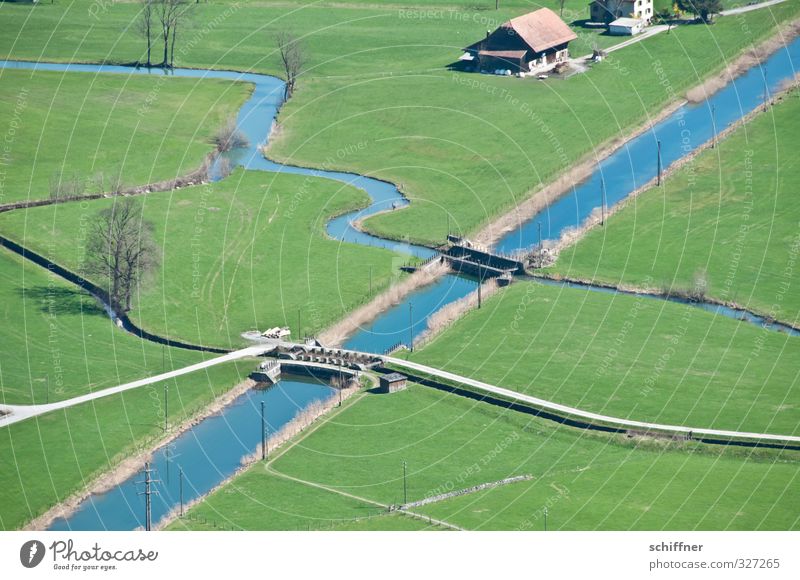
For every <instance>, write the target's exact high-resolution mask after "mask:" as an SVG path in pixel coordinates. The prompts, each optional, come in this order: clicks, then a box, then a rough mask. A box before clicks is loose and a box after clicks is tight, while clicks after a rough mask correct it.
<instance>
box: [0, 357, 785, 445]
mask: <svg viewBox="0 0 800 580" xmlns="http://www.w3.org/2000/svg"><path fill="white" fill-rule="evenodd" d="M309 348H310V347H309V346H308V345H304V344H299V343H292V342H285V341H274V342H271V343H266V344H262V345H257V346H251V347H247V348H243V349H240V350H237V351H233V352H230V353H228V354H226V355H223V356H219V357H215V358H212V359H209V360H207V361H203V362H201V363H197V364H193V365H190V366H188V367H184V368H182V369H176V370H173V371H169V372H166V373H161V374H159V375H155V376H152V377H148V378H146V379H140V380H138V381H133V382H130V383H125V384H122V385H119V386H116V387H109V388H107V389H103V390H100V391H97V392H94V393H88V394H86V395H81V396H79V397H73V398H72V399H66V400H64V401H58V402H55V403H50V404H46V405H0V413H5V414H2V415H0V427H5V426H7V425H12V424H14V423H17V422H19V421H24V420H26V419H31V418H33V417H37V416H39V415H43V414H45V413H50V412H52V411H57V410H61V409H67V408H69V407H72V406H75V405H79V404H82V403H86V402H89V401H94V400H97V399H100V398H103V397H108V396H110V395H115V394H118V393H122V392H125V391H128V390H131V389H137V388H140V387H142V386H145V385H150V384H153V383H158V382H160V381H163V380H166V379H171V378H174V377H178V376H181V375H185V374H189V373H193V372H196V371H198V370H202V369H205V368H208V367H211V366H215V365H219V364H224V363H227V362H230V361H233V360H240V359H244V358H254V357H264V356H272V357H273V358H274V359H275V360H280V357H284V358H285V360H286V362H287V364H288V365H297V366H305V367H315V366H316V367H320V368H328V369H330V370H334V369H337V370H344V369H345V368H347V369H350V370H351V371H358V373H360V372H361V371H363V370H365V369H367V368H370V369H371V368H376V367H378V366H381V367H385V366H391V368H392V369H393V370H400V371H404V372H407V373H409V374H411V375H414V376H416V377H418V378H423V379H426V378H432V379H434V380H437V381H443V382H444V384H446V385H452V386H456V387H461V388H465V389H468V390H470V391H472V392H474V393H476V394H478V395H482V396H484V397H487V398H497V399H500V400H503V401H507V402H511V403H515V404H520V405H524V406H526V407H528V408H531V409H533V410H536V411H540V412H542V413H544V414H550V415H553V416H556V417H559V418H562V419H565V420H566V421H568V422H569V421H571V422H574V423H579V424H582V425H584V426H587V427H599V428H603V429H605V430H609V431H617V432H623V433H633V434H642V433H644V434H661V435H671V436H677V437H680V438H685V439H688V438H694V439H706V440H711V441H715V442H729V443H743V444H749V445H773V446H783V447H786V446H788V447H797V446H798V445H800V436H794V435H780V434H774V433H752V432H746V431H729V430H722V429H706V428H703V427H689V426H683V425H666V424H661V423H649V422H646V421H634V420H631V419H623V418H619V417H612V416H609V415H602V414H600V413H593V412H590V411H585V410H583V409H578V408H576V407H570V406H568V405H562V404H560V403H555V402H553V401H547V400H545V399H540V398H538V397H534V396H531V395H526V394H524V393H519V392H517V391H512V390H510V389H506V388H504V387H500V386H497V385H491V384H489V383H484V382H482V381H478V380H476V379H472V378H469V377H464V376H461V375H457V374H455V373H451V372H448V371H444V370H441V369H438V368H435V367H431V366H427V365H423V364H420V363H415V362H412V361H408V360H405V359H400V358H396V357H391V356H378V355H375V354H373V353H368V352H360V351H354V350H346V349H324V348H323V349H322V350H323V351H325V350H327V351H330V352H335V353H336V356H331V355H330V354H326V353H324V352H319V351H316V352H315V353H314V354H310V352H313V351H308V350H307V349H309ZM316 348H318V349H319V348H321V347H316ZM301 352H304V353H306V355H303V356H296V358H295V359H291V358H290V357H287V355H288V354H289V353H294V354H299V353H301ZM308 357H312V358H313V357H316V358H318V359H322V358H326V357H327V360H309V359H308ZM365 361H369V362H370V364H371V365H372V366H369V367H367V366H363V365H364V362H365ZM348 374H351V375H352V374H357V373H356V372H349V373H348Z"/></svg>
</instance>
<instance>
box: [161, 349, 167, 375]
mask: <svg viewBox="0 0 800 580" xmlns="http://www.w3.org/2000/svg"><path fill="white" fill-rule="evenodd" d="M166 346H167V345H165V344H162V345H161V373H162V374H163V373H165V372H167V362H166V361H167V358H166V354H165V351H166Z"/></svg>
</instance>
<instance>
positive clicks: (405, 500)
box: [403, 459, 408, 505]
mask: <svg viewBox="0 0 800 580" xmlns="http://www.w3.org/2000/svg"><path fill="white" fill-rule="evenodd" d="M407 471H408V464H407V463H406V460H405V459H403V505H406V504H407V503H408V485H407V483H406V472H407Z"/></svg>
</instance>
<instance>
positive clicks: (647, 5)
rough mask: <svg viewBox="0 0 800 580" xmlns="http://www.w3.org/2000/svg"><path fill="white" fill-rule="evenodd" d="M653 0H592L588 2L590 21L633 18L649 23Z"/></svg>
mask: <svg viewBox="0 0 800 580" xmlns="http://www.w3.org/2000/svg"><path fill="white" fill-rule="evenodd" d="M653 15H654V10H653V0H594V1H593V2H592V3H591V4H589V19H590V20H591V21H592V22H605V23H606V24H610V23H611V22H613V21H615V20H617V19H619V18H634V19H637V20H642V21H644V25H645V26H647V25H648V24H650V21H651V20H652V19H653Z"/></svg>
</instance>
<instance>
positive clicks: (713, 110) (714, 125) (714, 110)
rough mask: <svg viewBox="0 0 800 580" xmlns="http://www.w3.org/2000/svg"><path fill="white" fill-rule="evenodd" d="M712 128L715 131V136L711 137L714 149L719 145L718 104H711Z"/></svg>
mask: <svg viewBox="0 0 800 580" xmlns="http://www.w3.org/2000/svg"><path fill="white" fill-rule="evenodd" d="M711 130H712V131H713V132H714V136H713V137H712V138H711V148H712V149H714V148H715V147H716V146H717V107H716V105H711Z"/></svg>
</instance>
